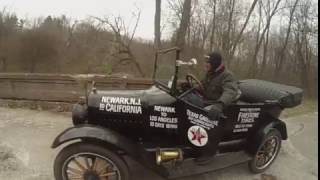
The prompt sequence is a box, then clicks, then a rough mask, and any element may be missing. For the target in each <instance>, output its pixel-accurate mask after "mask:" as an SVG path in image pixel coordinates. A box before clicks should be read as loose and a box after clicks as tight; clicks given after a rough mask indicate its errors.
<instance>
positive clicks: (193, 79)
mask: <svg viewBox="0 0 320 180" xmlns="http://www.w3.org/2000/svg"><path fill="white" fill-rule="evenodd" d="M186 80H187V83H188V85H189V86H190V87H191V88H194V87H197V88H196V89H197V90H198V92H199V93H200V94H202V93H203V92H204V88H203V85H202V83H201V82H200V81H199V80H198V79H197V78H196V77H195V76H194V75H193V74H187V75H186ZM194 82H195V83H194ZM194 84H196V85H198V86H195V85H194Z"/></svg>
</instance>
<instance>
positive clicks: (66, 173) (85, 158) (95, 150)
mask: <svg viewBox="0 0 320 180" xmlns="http://www.w3.org/2000/svg"><path fill="white" fill-rule="evenodd" d="M54 176H55V179H56V180H129V169H128V167H127V165H126V164H125V162H124V161H123V160H122V158H120V156H119V155H117V154H116V153H114V152H112V151H110V150H108V149H106V148H103V147H101V146H99V145H96V144H91V143H87V142H86V143H84V142H81V143H75V144H71V145H69V146H67V147H65V148H63V149H62V150H61V151H60V153H59V154H58V155H57V157H56V159H55V162H54Z"/></svg>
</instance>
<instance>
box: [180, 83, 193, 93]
mask: <svg viewBox="0 0 320 180" xmlns="http://www.w3.org/2000/svg"><path fill="white" fill-rule="evenodd" d="M180 86H181V89H182V90H183V91H186V90H188V89H190V88H191V86H190V84H189V83H188V82H183V83H181V85H180Z"/></svg>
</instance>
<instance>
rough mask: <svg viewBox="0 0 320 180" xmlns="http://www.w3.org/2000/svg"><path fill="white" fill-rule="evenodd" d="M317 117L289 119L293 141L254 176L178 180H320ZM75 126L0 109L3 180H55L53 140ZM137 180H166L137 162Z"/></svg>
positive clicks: (242, 168)
mask: <svg viewBox="0 0 320 180" xmlns="http://www.w3.org/2000/svg"><path fill="white" fill-rule="evenodd" d="M317 119H318V113H308V114H304V115H299V116H295V117H291V118H287V119H285V121H286V123H287V128H288V133H289V140H287V141H283V144H282V149H281V151H280V154H279V156H278V158H277V159H276V161H275V162H274V164H273V165H272V166H271V167H270V168H269V169H268V170H267V171H266V172H265V173H263V174H256V175H253V174H251V173H250V172H249V171H248V168H247V164H240V165H236V166H232V167H229V168H226V169H222V170H218V171H214V172H210V173H206V174H201V175H195V176H190V177H185V178H179V179H177V180H182V179H183V180H212V179H215V180H227V179H228V180H260V179H261V180H300V179H301V180H313V179H314V180H316V179H318V162H317V159H318V129H317V127H318V121H317ZM70 126H71V114H70V113H53V112H47V111H36V110H26V109H10V108H0V180H53V179H54V178H53V175H52V173H53V172H52V171H53V169H52V164H53V160H54V158H55V156H56V154H57V152H58V151H59V150H60V149H61V147H59V148H57V149H54V150H53V149H51V148H50V145H51V143H52V141H53V140H54V138H55V137H56V136H57V135H58V134H59V133H60V132H62V131H63V130H64V129H66V128H67V127H70ZM130 164H131V165H130V167H133V169H132V174H133V180H138V179H139V180H149V179H150V180H151V179H152V180H163V178H161V177H159V176H157V175H156V174H154V173H153V172H150V171H148V170H146V169H145V168H143V167H141V166H140V165H139V164H137V163H135V162H130Z"/></svg>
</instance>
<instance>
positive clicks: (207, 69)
mask: <svg viewBox="0 0 320 180" xmlns="http://www.w3.org/2000/svg"><path fill="white" fill-rule="evenodd" d="M205 70H206V71H207V72H209V71H210V70H211V64H210V63H208V62H206V63H205Z"/></svg>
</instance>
